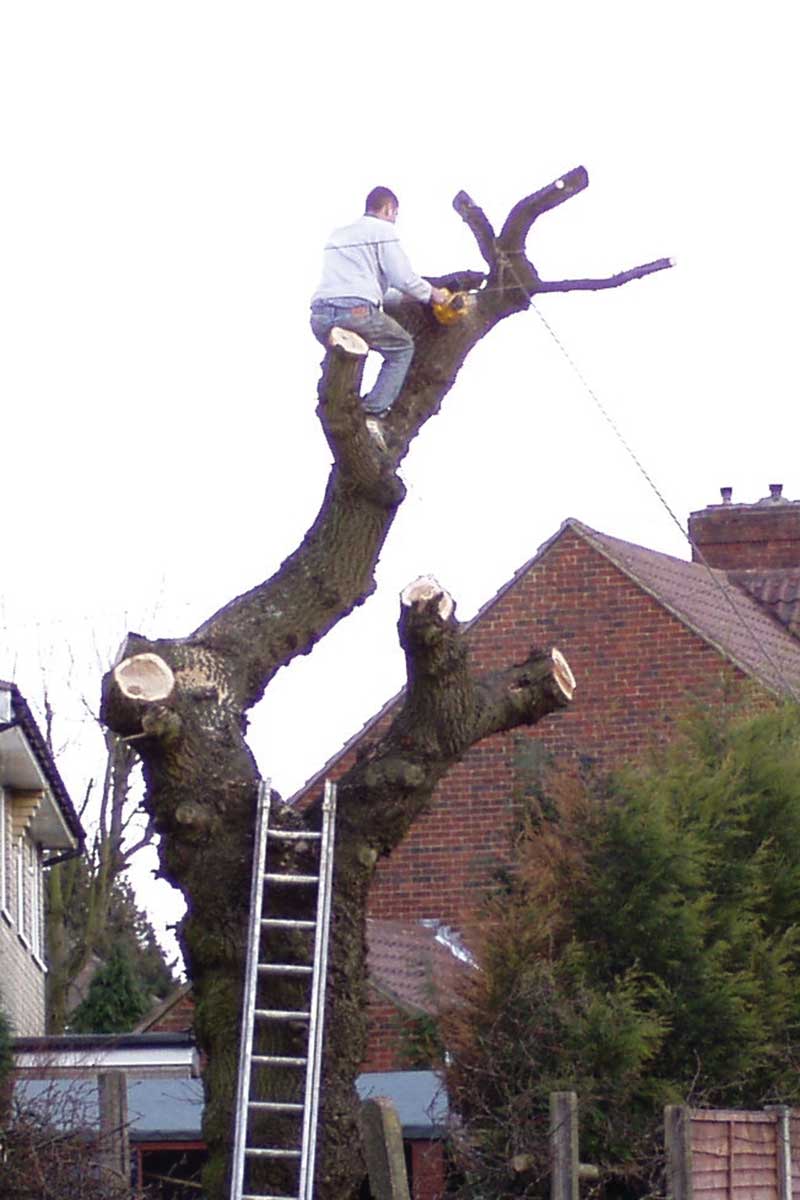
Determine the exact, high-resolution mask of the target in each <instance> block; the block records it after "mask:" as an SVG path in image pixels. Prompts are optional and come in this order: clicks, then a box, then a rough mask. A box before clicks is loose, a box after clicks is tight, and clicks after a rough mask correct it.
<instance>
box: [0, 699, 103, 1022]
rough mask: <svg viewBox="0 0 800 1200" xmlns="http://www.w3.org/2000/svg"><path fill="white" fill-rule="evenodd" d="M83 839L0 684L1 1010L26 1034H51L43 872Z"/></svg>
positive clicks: (32, 726) (53, 771)
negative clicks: (47, 1006)
mask: <svg viewBox="0 0 800 1200" xmlns="http://www.w3.org/2000/svg"><path fill="white" fill-rule="evenodd" d="M83 841H84V832H83V829H82V827H81V823H80V821H79V819H78V816H77V813H76V812H75V809H74V807H73V805H72V801H71V800H70V798H69V796H68V794H67V791H66V788H65V787H64V784H63V782H62V780H61V777H60V775H59V773H58V770H57V768H56V765H55V763H54V761H53V758H52V755H51V754H50V752H49V750H48V749H47V746H46V744H45V741H44V738H43V737H42V735H41V733H40V731H39V728H38V726H37V725H36V722H35V720H34V718H33V715H32V713H31V711H30V709H29V707H28V705H27V703H26V701H25V699H24V697H23V696H22V694H21V693H20V691H19V689H18V688H17V687H16V686H15V684H13V683H4V682H2V681H0V1007H2V1009H3V1011H4V1012H5V1014H6V1016H7V1017H8V1018H9V1020H10V1022H11V1026H12V1030H13V1032H14V1033H16V1034H18V1035H20V1036H25V1037H34V1036H38V1035H41V1034H43V1033H44V1031H45V976H46V973H47V967H46V965H45V940H44V905H43V871H44V870H45V869H46V868H47V867H49V866H52V864H53V863H54V862H56V861H61V860H62V859H64V858H67V857H72V856H73V855H76V854H80V853H81V852H82V849H83Z"/></svg>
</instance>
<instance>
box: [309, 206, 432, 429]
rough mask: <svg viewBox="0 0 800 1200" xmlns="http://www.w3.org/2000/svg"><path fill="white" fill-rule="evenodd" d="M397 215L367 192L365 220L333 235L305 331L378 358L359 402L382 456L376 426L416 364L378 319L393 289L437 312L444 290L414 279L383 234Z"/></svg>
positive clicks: (397, 331)
mask: <svg viewBox="0 0 800 1200" xmlns="http://www.w3.org/2000/svg"><path fill="white" fill-rule="evenodd" d="M399 207H400V206H399V202H398V199H397V197H396V196H395V194H394V192H392V191H390V190H389V188H385V187H376V188H373V189H372V191H371V192H370V193H369V195H368V196H367V199H366V203H365V206H364V216H363V217H361V218H360V219H359V220H358V221H354V222H353V224H352V225H346V226H345V227H344V228H343V229H337V230H335V231H334V232H333V233H332V234H331V236H330V238H329V240H328V243H327V245H326V246H325V254H324V258H323V266H322V279H321V280H320V283H319V286H318V287H317V290H316V292H315V293H314V295H313V297H312V300H311V328H312V330H313V332H314V336H315V337H316V338H317V339H318V340H319V341H320V342H322V344H323V346H327V344H328V339H329V337H330V335H331V331H332V330H333V329H334V328H336V327H339V328H342V329H350V330H352V331H353V332H354V333H357V334H358V335H359V336H360V337H362V338H363V339H364V341H365V342H366V343H367V345H368V346H369V348H370V349H371V350H377V351H378V353H379V354H380V355H381V357H382V358H383V366H382V367H381V371H380V374H379V375H378V378H377V379H376V380H375V384H374V386H373V388H372V390H371V391H370V393H369V395H367V396H364V398H363V400H362V404H363V406H364V411H365V412H366V413H368V414H370V415H369V416H368V417H367V429H368V430H369V432H370V433H371V434H372V436H373V437H374V438H375V440H376V441H377V442H378V444H379V445H380V447H381V448H382V449H383V450H385V449H386V443H385V440H384V437H383V430H382V428H381V424H380V421H379V418H380V417H384V416H386V415H387V413H388V412H389V410H390V409H391V407H392V405H393V404H394V402H395V400H396V399H397V397H398V395H399V394H400V389H401V388H402V386H403V382H404V380H405V377H406V375H407V374H408V368H409V366H410V365H411V359H412V358H413V357H414V339H413V338H412V336H411V334H410V333H409V332H408V330H407V329H405V328H404V327H403V326H402V325H401V324H400V322H399V321H396V320H395V319H394V317H391V316H390V315H389V314H388V313H386V312H384V311H383V302H384V299H385V298H386V295H387V292H390V289H392V288H393V289H394V290H395V292H396V293H397V294H398V296H408V297H410V298H411V299H412V300H421V301H422V303H423V304H428V303H431V304H442V303H444V301H445V300H446V298H447V292H446V290H445V289H444V288H439V287H434V286H433V285H432V284H430V283H429V282H428V280H427V279H422V278H420V276H419V275H417V274H416V273H415V272H414V270H413V269H412V266H411V263H410V262H409V261H408V259H407V258H406V256H405V254H404V253H403V249H402V247H401V245H400V239H399V238H398V236H397V234H396V233H395V232H394V230H393V229H390V228H388V227H389V226H393V225H394V223H395V221H396V220H397V213H398V210H399Z"/></svg>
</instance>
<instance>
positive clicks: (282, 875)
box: [264, 871, 319, 883]
mask: <svg viewBox="0 0 800 1200" xmlns="http://www.w3.org/2000/svg"><path fill="white" fill-rule="evenodd" d="M264 878H265V879H266V881H267V883H319V875H290V874H289V873H288V872H286V871H267V873H266V875H265V876H264Z"/></svg>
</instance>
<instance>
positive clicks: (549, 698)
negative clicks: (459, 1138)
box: [102, 167, 670, 1200]
mask: <svg viewBox="0 0 800 1200" xmlns="http://www.w3.org/2000/svg"><path fill="white" fill-rule="evenodd" d="M587 183H588V178H587V175H586V172H585V170H584V169H583V168H582V167H578V168H576V169H575V170H573V171H570V172H568V174H566V175H565V176H564V177H563V178H562V179H560V180H557V181H555V182H554V183H552V184H549V185H548V186H547V187H545V188H543V189H541V190H540V191H539V192H536V193H533V194H532V195H531V196H528V197H526V198H525V199H523V200H522V201H520V203H519V204H517V205H516V206H515V207H514V208H513V209H512V211H511V213H510V214H509V216H508V218H507V219H506V221H505V223H504V225H503V227H502V230H501V232H500V233H499V234H495V232H494V230H493V228H492V226H491V225H490V223H489V221H488V219H487V217H486V216H485V214H484V213H483V212H482V211H481V210H480V209H479V208H478V207H477V205H475V204H474V203H473V201H471V200H470V199H469V197H468V196H466V195H465V194H464V193H460V194H459V196H457V197H456V200H455V202H454V205H455V208H456V210H457V211H458V213H459V214H460V215H461V216H462V218H463V219H464V220H465V221H466V223H467V224H468V225H469V227H470V229H471V230H472V232H473V234H474V235H475V238H476V241H477V243H478V246H479V248H480V251H481V253H482V255H483V257H484V259H485V260H486V263H487V272H486V273H485V274H480V273H476V272H469V271H461V272H454V273H453V274H451V275H448V276H446V277H442V278H438V279H436V280H434V281H433V282H435V283H437V284H439V285H442V286H447V287H450V288H451V289H453V290H456V289H470V290H473V291H474V292H475V296H474V303H472V304H471V305H470V306H469V308H468V311H467V313H466V315H465V316H464V317H463V319H462V320H460V321H459V322H457V323H455V324H453V325H450V326H446V327H445V326H442V325H440V324H439V323H438V322H437V321H436V320H435V318H434V317H433V314H432V313H431V311H430V309H429V308H428V307H427V306H425V305H422V304H419V303H417V302H414V301H410V300H408V301H404V302H403V303H402V304H400V305H399V306H397V308H395V309H393V315H395V316H396V317H397V319H398V320H400V321H401V322H402V324H404V325H405V326H406V328H407V329H408V330H409V331H410V332H411V333H412V335H413V337H414V340H415V347H416V349H415V355H414V360H413V362H412V364H411V369H410V371H409V374H408V376H407V379H406V382H405V386H404V388H403V391H402V392H401V394H400V396H399V398H398V400H397V401H396V403H395V405H394V407H393V409H392V413H391V416H390V417H389V418H388V421H387V422H386V427H387V436H388V442H389V449H388V452H387V451H383V450H381V449H380V448H379V447H378V446H377V444H376V443H375V441H374V440H373V439H372V438H371V436H370V435H369V433H368V432H367V430H366V426H365V423H364V414H363V411H362V409H361V405H360V402H359V387H360V382H361V373H362V370H363V364H364V357H363V354H361V353H351V352H350V351H349V350H348V349H347V348H345V347H344V346H342V345H334V346H332V347H330V348H329V350H328V352H327V353H326V357H325V360H324V363H323V369H322V376H321V380H320V385H319V405H318V410H317V411H318V414H319V417H320V421H321V423H322V427H323V430H324V432H325V436H326V438H327V440H328V444H329V446H330V449H331V453H332V456H333V464H332V467H331V472H330V475H329V478H328V481H327V486H326V488H325V492H324V495H323V498H322V504H321V506H320V510H319V513H318V515H317V517H316V519H315V521H314V523H313V525H312V526H311V528H310V529H309V530H308V532H307V534H306V535H305V537H304V539H303V541H302V543H301V544H300V546H299V547H298V548H297V550H296V551H295V552H294V553H293V554H292V555H290V556H289V558H287V559H286V561H285V562H284V563H283V564H282V565H281V566H280V567H279V569H278V570H277V572H276V573H275V574H274V575H272V576H271V577H270V578H269V579H267V580H266V581H265V582H263V583H260V584H258V585H257V586H256V587H254V588H253V589H252V590H251V591H249V592H247V593H245V594H244V595H242V596H239V597H237V598H236V599H234V600H232V601H231V602H230V603H229V604H228V605H226V606H225V607H224V608H222V609H221V610H220V611H219V612H217V613H215V614H214V615H213V616H212V617H210V618H209V620H208V621H206V622H205V623H204V624H203V625H201V626H200V627H199V628H198V629H196V630H195V631H194V632H193V633H191V634H189V635H188V636H187V637H185V638H180V639H171V640H147V639H144V638H142V637H140V636H138V635H136V634H131V635H130V636H129V638H128V641H127V644H126V646H125V648H124V650H123V652H122V655H121V659H122V660H125V661H123V662H121V663H120V664H118V665H117V669H116V670H115V671H112V672H110V673H109V674H108V675H107V676H106V678H105V680H104V686H103V710H102V711H103V719H104V720H105V722H106V723H107V725H108V726H109V728H111V729H112V730H114V732H116V733H117V734H119V735H121V736H123V737H125V738H126V739H128V740H129V742H130V744H131V745H132V746H134V747H135V748H136V749H137V751H138V753H139V755H140V756H141V759H142V764H143V770H144V775H145V781H146V788H147V793H146V804H147V807H148V810H149V812H150V814H151V816H152V818H153V820H154V823H155V826H156V829H157V831H158V832H159V833H160V835H161V850H160V855H161V871H162V874H163V875H164V876H165V877H166V878H167V879H169V880H170V881H171V882H172V883H173V884H175V885H176V886H177V887H179V888H180V889H181V891H182V892H183V894H184V896H185V898H186V901H187V905H188V911H187V916H186V919H185V921H184V922H183V925H182V929H181V933H180V936H181V942H182V947H183V950H184V954H185V958H186V965H187V970H188V973H189V976H190V978H191V980H192V984H193V989H194V995H195V1000H196V1004H197V1013H196V1034H197V1039H198V1043H199V1045H200V1047H201V1049H202V1050H203V1051H204V1052H205V1054H206V1055H207V1058H208V1067H207V1070H206V1073H205V1087H206V1098H207V1103H206V1114H205V1125H204V1130H205V1136H206V1138H207V1140H208V1143H209V1148H210V1151H211V1155H210V1163H209V1168H208V1172H207V1175H206V1179H205V1194H206V1195H207V1196H208V1197H209V1200H222V1197H223V1196H225V1195H226V1194H227V1192H226V1173H227V1169H228V1168H227V1153H228V1150H229V1148H230V1144H231V1138H232V1125H231V1118H232V1106H233V1098H234V1096H235V1075H236V1056H237V1051H238V1042H237V1037H236V1029H237V1026H238V1020H239V1009H240V994H241V986H242V979H243V967H242V964H243V953H244V939H245V933H246V923H247V910H248V904H249V879H250V866H251V859H252V841H253V825H254V814H255V809H256V799H257V791H258V782H259V780H258V772H257V769H256V765H255V762H254V760H253V757H252V754H251V753H250V750H249V748H248V746H247V743H246V740H245V730H246V721H247V718H246V714H247V711H248V710H249V709H250V708H251V707H252V706H253V705H254V704H255V703H257V701H258V700H259V699H260V698H261V696H262V695H263V693H264V690H265V688H266V687H267V686H268V684H269V682H270V680H271V679H272V677H273V676H274V675H275V673H276V672H277V671H278V670H279V669H280V668H281V667H282V666H285V665H286V664H287V663H289V662H290V661H291V660H292V659H293V658H294V657H295V656H296V655H298V654H308V653H309V652H310V651H311V650H312V649H313V646H314V645H315V643H316V642H317V641H318V640H319V639H320V638H321V637H324V635H325V634H326V633H327V632H328V631H329V630H330V629H331V628H332V627H333V626H334V625H335V624H336V623H337V622H338V621H340V620H341V619H342V618H343V617H345V616H346V615H347V614H348V613H350V612H351V611H352V610H353V608H354V607H356V606H357V605H359V604H362V603H363V602H364V601H365V600H366V598H367V597H368V596H369V595H370V594H371V592H372V591H373V590H374V587H375V578H374V574H375V567H376V564H377V561H378V557H379V555H380V552H381V549H382V546H383V543H384V540H385V538H386V536H387V534H388V531H389V529H390V527H391V524H392V521H393V519H394V515H395V513H396V511H397V509H398V506H399V505H400V503H401V502H402V500H403V497H404V495H405V489H404V487H403V484H402V481H401V480H400V478H399V476H398V474H397V467H398V465H399V463H400V462H401V461H402V459H403V458H404V457H405V455H406V453H407V452H408V448H409V445H410V443H411V441H412V440H413V438H414V437H415V436H416V434H417V433H418V432H419V430H420V429H421V427H422V426H423V425H424V423H425V422H426V421H427V420H428V419H429V418H430V417H431V416H433V415H434V414H435V413H436V412H438V410H439V407H440V405H441V403H442V400H443V398H444V397H445V395H446V394H447V392H448V391H449V389H450V388H451V386H452V384H453V382H454V380H455V378H456V375H457V373H458V371H459V369H460V368H461V365H462V363H463V362H464V359H465V358H466V356H467V354H468V353H469V351H470V349H471V348H472V347H473V346H474V345H475V344H476V343H477V342H478V341H480V340H481V339H482V338H483V337H484V336H485V335H486V334H487V333H488V332H489V331H490V330H491V329H492V328H493V326H494V325H496V324H497V323H498V321H500V320H503V319H504V318H505V317H508V316H511V315H513V314H514V313H516V312H520V311H522V310H524V309H525V308H526V306H527V305H528V303H529V301H530V299H531V297H532V296H534V295H535V294H536V293H537V292H540V291H547V290H556V288H555V286H554V285H550V284H548V283H546V282H544V281H542V280H541V279H540V277H539V275H538V273H537V272H536V269H535V267H534V265H533V264H532V263H531V262H530V261H529V260H528V258H527V256H526V253H525V241H526V237H527V234H528V232H529V230H530V228H531V225H532V224H533V222H534V221H535V220H536V219H537V218H538V217H539V216H541V215H543V214H544V213H546V212H547V211H549V210H550V209H552V208H554V207H556V206H557V205H559V204H561V203H562V202H563V201H565V200H567V199H569V197H570V196H572V195H575V194H576V193H577V192H579V191H581V190H582V189H583V188H585V187H586V186H587ZM668 265H670V264H669V262H668V260H661V266H668ZM654 269H658V268H656V267H655V266H654V265H653V264H648V266H646V267H642V268H633V269H632V270H631V271H628V272H625V273H624V275H625V278H624V279H622V277H619V279H620V282H626V281H627V280H628V279H630V278H636V277H637V276H638V275H643V274H648V273H650V272H651V271H652V270H654ZM595 283H596V284H597V286H601V287H602V286H609V283H608V281H595ZM562 284H564V289H563V290H569V283H568V281H562ZM586 284H587V281H579V285H580V286H586ZM611 286H613V285H611ZM440 602H441V594H440V593H439V592H437V591H436V589H435V588H433V590H432V592H431V596H430V598H429V599H425V597H424V595H422V596H421V595H420V594H419V593H413V595H412V600H411V602H409V603H407V604H404V607H403V615H402V617H401V625H400V633H401V640H402V642H403V645H404V648H405V651H406V657H407V661H408V667H409V686H408V691H407V694H406V699H405V703H404V705H403V707H402V709H401V710H400V712H399V713H398V716H397V718H396V720H395V722H394V724H393V725H392V728H391V729H390V730H389V732H388V734H387V735H386V737H385V738H383V739H382V740H381V741H380V743H378V745H376V746H375V747H373V748H372V750H371V751H370V753H369V754H368V755H366V757H364V758H362V759H361V761H360V762H359V763H358V764H357V765H356V767H354V768H353V771H352V772H350V774H349V775H348V776H347V777H346V778H345V779H343V780H342V781H341V782H340V784H339V798H340V799H339V817H338V822H337V826H338V828H337V841H336V861H335V871H336V884H335V891H334V897H335V899H334V935H333V941H332V950H331V953H332V961H331V967H330V973H329V992H328V1004H329V1007H330V1015H329V1024H328V1050H327V1074H326V1083H325V1094H324V1104H323V1114H322V1121H321V1134H322V1140H321V1158H320V1159H318V1178H319V1180H320V1185H319V1191H318V1194H319V1196H320V1198H321V1200H345V1198H346V1197H348V1196H349V1195H351V1194H352V1192H353V1188H354V1186H355V1179H356V1174H357V1172H358V1170H359V1166H358V1163H357V1161H356V1162H355V1164H354V1154H353V1145H354V1144H355V1132H354V1131H355V1109H354V1106H353V1104H354V1100H353V1089H352V1083H353V1079H354V1077H355V1074H356V1071H357V1069H358V1065H359V1061H360V1058H361V1055H362V1052H363V1046H364V1034H363V1010H364V999H365V982H364V971H365V955H364V912H365V906H366V898H367V892H368V889H369V883H370V880H371V878H372V873H373V869H374V865H375V862H376V861H377V859H378V857H379V856H380V855H382V854H386V853H388V852H389V851H390V850H391V849H392V847H393V846H395V845H396V844H397V843H398V841H399V840H400V839H401V838H402V837H403V835H404V834H405V832H406V830H407V829H408V828H409V826H410V824H411V822H412V821H413V820H414V818H415V817H416V816H417V815H418V814H419V813H420V812H422V811H423V809H424V808H425V806H426V804H428V802H429V800H430V797H431V794H432V792H433V789H434V787H435V785H436V783H437V782H438V780H439V779H441V777H442V775H443V774H444V773H445V772H446V771H447V770H448V768H449V767H450V766H451V765H453V764H454V763H455V762H456V761H458V759H459V758H460V756H461V755H462V754H463V753H464V752H465V751H466V750H467V749H468V748H469V747H470V746H471V745H473V744H474V743H475V742H476V741H477V740H479V739H480V738H482V737H486V736H489V735H490V734H492V733H494V732H497V731H498V730H501V729H508V728H511V727H513V726H514V725H516V724H519V723H531V722H532V721H535V720H538V719H539V718H540V717H542V716H545V715H546V714H547V713H549V712H551V711H552V710H553V709H554V708H555V707H558V706H559V705H560V704H562V703H566V699H567V692H568V690H569V687H568V686H567V687H566V688H565V680H568V671H567V672H566V674H565V673H564V671H563V669H562V668H561V667H559V665H558V663H557V662H555V663H554V660H553V658H552V655H551V654H549V653H542V652H536V653H534V654H532V656H531V657H530V658H529V660H528V661H527V662H526V663H525V664H523V665H522V666H520V667H517V668H514V669H513V670H512V671H510V672H503V673H501V674H500V675H498V676H496V677H490V678H484V679H480V680H476V679H474V678H472V677H471V676H470V674H469V672H468V670H467V668H466V658H465V651H464V646H463V643H462V640H461V636H460V633H459V629H458V626H457V623H456V622H455V618H454V616H453V614H452V613H450V614H448V615H443V612H444V611H445V610H444V609H443V610H442V612H440V611H439V607H438V605H439V604H440ZM445 607H446V606H445ZM143 656H152V657H143ZM128 660H133V662H132V663H131V662H130V661H128ZM139 668H143V669H142V670H140V669H139ZM559 680H560V682H559ZM309 765H310V766H311V765H312V764H309ZM317 818H318V814H316V813H315V812H314V811H311V812H309V813H307V814H305V816H304V817H303V818H302V819H303V820H307V821H309V822H314V821H315V820H317ZM283 819H285V820H286V821H288V822H297V821H298V820H300V819H301V818H300V817H298V816H297V815H296V814H292V813H289V812H285V813H284V816H283ZM296 903H297V904H298V905H299V906H302V902H301V900H297V901H296ZM277 952H278V953H281V954H285V953H286V946H285V945H284V946H282V947H281V948H280V950H278V951H277ZM297 986H298V985H297V984H295V983H293V982H292V981H291V980H289V981H286V982H285V983H283V984H281V988H282V989H283V992H282V994H281V996H278V995H277V994H275V993H274V992H273V1000H274V1004H275V1005H276V1006H277V1007H286V1008H292V989H293V988H296V987H297ZM284 999H285V1004H284ZM266 1036H267V1035H265V1037H266ZM278 1037H279V1034H278V1033H277V1031H273V1032H271V1033H270V1034H269V1038H270V1039H271V1041H270V1045H274V1044H275V1041H276V1039H277V1038H278ZM273 1052H277V1051H273ZM273 1074H274V1078H273V1077H272V1076H273ZM270 1076H271V1078H270V1079H269V1080H266V1081H265V1082H264V1088H265V1096H264V1098H270V1095H279V1094H280V1089H281V1088H284V1087H291V1083H290V1082H289V1081H288V1080H282V1079H281V1078H280V1077H279V1073H272V1072H270ZM283 1095H284V1097H285V1095H286V1093H285V1091H284V1093H283ZM272 1136H274V1137H276V1138H277V1139H278V1140H280V1138H281V1137H283V1136H285V1137H287V1138H288V1137H289V1136H290V1135H289V1133H288V1132H284V1131H282V1129H281V1128H280V1125H279V1123H278V1122H276V1128H275V1132H274V1133H273V1134H272ZM268 1181H269V1183H270V1187H272V1188H275V1190H276V1191H278V1192H280V1191H281V1190H282V1184H283V1183H285V1180H283V1179H282V1177H281V1169H280V1168H277V1169H276V1168H273V1170H272V1173H271V1174H270V1175H269V1177H268Z"/></svg>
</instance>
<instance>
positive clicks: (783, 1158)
mask: <svg viewBox="0 0 800 1200" xmlns="http://www.w3.org/2000/svg"><path fill="white" fill-rule="evenodd" d="M764 1111H765V1112H769V1113H774V1114H775V1124H776V1132H777V1139H776V1142H777V1151H778V1197H779V1200H792V1138H791V1131H790V1128H789V1120H790V1118H791V1115H792V1110H791V1109H790V1108H789V1107H788V1105H786V1104H766V1105H765V1106H764Z"/></svg>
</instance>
